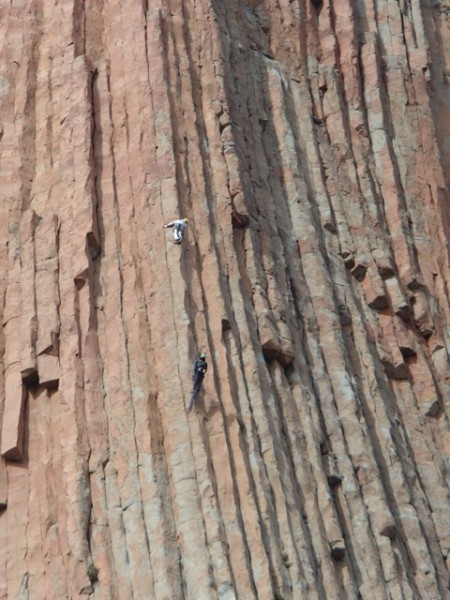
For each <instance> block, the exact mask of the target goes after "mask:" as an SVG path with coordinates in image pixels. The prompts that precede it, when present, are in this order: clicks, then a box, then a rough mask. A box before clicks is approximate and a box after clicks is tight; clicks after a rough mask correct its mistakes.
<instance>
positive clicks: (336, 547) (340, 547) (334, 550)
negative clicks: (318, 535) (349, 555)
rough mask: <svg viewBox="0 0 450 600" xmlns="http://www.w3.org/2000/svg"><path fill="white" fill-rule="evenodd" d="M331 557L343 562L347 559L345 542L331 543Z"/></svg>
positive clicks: (334, 541) (335, 541)
mask: <svg viewBox="0 0 450 600" xmlns="http://www.w3.org/2000/svg"><path fill="white" fill-rule="evenodd" d="M330 551H331V556H332V557H333V558H334V559H335V560H342V559H343V558H345V544H344V540H333V541H332V542H330Z"/></svg>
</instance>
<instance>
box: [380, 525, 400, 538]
mask: <svg viewBox="0 0 450 600" xmlns="http://www.w3.org/2000/svg"><path fill="white" fill-rule="evenodd" d="M380 535H383V536H385V537H388V538H389V539H390V540H394V539H395V538H396V537H397V529H396V528H395V525H394V523H387V524H386V525H385V526H384V527H382V529H380Z"/></svg>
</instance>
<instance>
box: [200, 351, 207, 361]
mask: <svg viewBox="0 0 450 600" xmlns="http://www.w3.org/2000/svg"><path fill="white" fill-rule="evenodd" d="M200 358H202V359H203V360H205V358H206V354H205V353H204V352H202V353H201V354H200Z"/></svg>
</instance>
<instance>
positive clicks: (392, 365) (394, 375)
mask: <svg viewBox="0 0 450 600" xmlns="http://www.w3.org/2000/svg"><path fill="white" fill-rule="evenodd" d="M382 363H383V365H384V369H385V371H386V374H387V376H388V377H389V379H408V378H409V372H408V368H407V366H406V365H405V363H404V362H403V361H401V360H398V361H397V360H395V359H392V360H388V359H386V358H385V359H383V360H382Z"/></svg>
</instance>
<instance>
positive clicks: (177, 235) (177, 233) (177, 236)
mask: <svg viewBox="0 0 450 600" xmlns="http://www.w3.org/2000/svg"><path fill="white" fill-rule="evenodd" d="M187 224H188V220H187V219H176V220H175V221H171V222H170V223H167V225H164V229H167V228H168V227H173V241H174V242H175V244H181V240H182V239H183V235H184V230H185V228H186V225H187Z"/></svg>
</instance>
